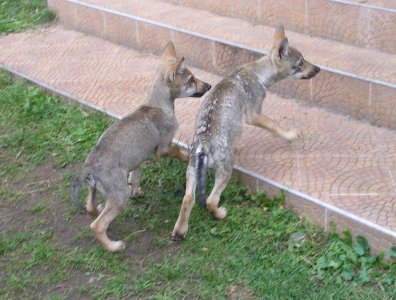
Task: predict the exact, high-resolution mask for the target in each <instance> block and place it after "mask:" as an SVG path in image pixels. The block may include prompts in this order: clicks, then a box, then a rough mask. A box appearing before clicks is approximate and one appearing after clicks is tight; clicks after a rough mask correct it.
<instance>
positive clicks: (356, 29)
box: [162, 0, 396, 54]
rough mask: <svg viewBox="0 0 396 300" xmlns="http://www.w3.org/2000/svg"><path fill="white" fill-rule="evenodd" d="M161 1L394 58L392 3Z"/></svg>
mask: <svg viewBox="0 0 396 300" xmlns="http://www.w3.org/2000/svg"><path fill="white" fill-rule="evenodd" d="M162 1H165V2H169V3H173V4H179V5H184V6H188V7H192V8H196V9H203V10H207V11H210V12H212V13H215V14H220V15H222V16H226V17H232V18H241V19H244V20H247V21H249V22H252V23H253V24H256V23H260V24H265V25H270V26H275V25H279V24H283V25H284V26H285V27H286V28H288V29H290V30H294V31H298V32H303V33H309V34H313V35H316V36H320V37H325V38H330V39H334V40H338V41H342V42H346V43H350V44H355V45H359V46H364V47H367V48H373V49H379V50H381V51H386V52H389V53H394V54H396V40H395V34H396V32H395V30H396V20H395V18H396V1H395V0H378V1H377V0H367V1H361V0H344V1H336V0H282V1H278V0H249V1H242V0H224V1H202V0H180V1H175V0H162ZM222 2H226V4H224V5H221V4H222Z"/></svg>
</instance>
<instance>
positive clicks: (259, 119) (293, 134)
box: [246, 114, 300, 141]
mask: <svg viewBox="0 0 396 300" xmlns="http://www.w3.org/2000/svg"><path fill="white" fill-rule="evenodd" d="M246 123H248V124H249V125H254V126H257V127H261V128H264V129H267V130H268V131H270V132H271V133H273V134H275V135H277V136H279V137H281V138H283V139H285V140H287V141H292V140H295V139H296V138H298V137H299V136H300V132H299V131H298V130H297V129H292V130H284V129H283V128H282V127H280V126H279V124H278V123H276V122H275V121H273V120H271V119H270V118H268V117H266V116H264V115H261V114H260V115H247V116H246Z"/></svg>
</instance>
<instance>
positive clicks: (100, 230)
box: [90, 198, 125, 252]
mask: <svg viewBox="0 0 396 300" xmlns="http://www.w3.org/2000/svg"><path fill="white" fill-rule="evenodd" d="M122 209H123V207H122V206H120V205H119V204H118V203H117V202H116V201H114V200H113V199H111V198H110V199H108V200H107V201H106V205H105V207H104V209H103V211H102V212H101V213H100V215H99V216H98V217H97V218H96V220H95V221H93V222H92V223H91V225H90V227H91V229H92V230H93V232H94V235H95V237H96V239H97V240H98V241H99V242H100V243H101V244H102V246H103V248H105V249H106V250H108V251H110V252H116V251H121V250H124V249H125V244H124V242H122V241H112V240H110V239H109V237H108V236H107V228H108V227H109V225H110V223H111V222H112V221H113V220H114V219H115V217H116V216H117V215H118V213H119V212H120V211H121V210H122Z"/></svg>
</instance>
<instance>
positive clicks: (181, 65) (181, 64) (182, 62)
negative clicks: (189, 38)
mask: <svg viewBox="0 0 396 300" xmlns="http://www.w3.org/2000/svg"><path fill="white" fill-rule="evenodd" d="M185 69H186V62H185V59H184V57H182V58H181V60H180V61H179V63H178V64H177V67H176V73H178V74H183V72H184V70H185Z"/></svg>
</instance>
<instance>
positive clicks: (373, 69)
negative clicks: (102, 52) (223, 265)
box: [79, 0, 396, 87]
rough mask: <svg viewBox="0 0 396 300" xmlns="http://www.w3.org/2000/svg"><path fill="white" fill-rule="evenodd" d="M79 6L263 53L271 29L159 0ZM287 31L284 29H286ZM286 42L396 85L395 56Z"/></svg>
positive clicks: (335, 66)
mask: <svg viewBox="0 0 396 300" xmlns="http://www.w3.org/2000/svg"><path fill="white" fill-rule="evenodd" d="M79 3H80V4H83V5H91V6H93V7H101V8H105V9H107V10H111V11H115V12H118V13H122V14H125V15H126V16H130V17H138V18H142V19H144V20H147V21H149V22H154V23H157V24H160V25H162V26H167V27H172V28H175V29H178V30H181V31H186V32H189V33H194V34H197V35H201V36H204V37H207V38H211V39H215V40H218V41H223V42H225V43H230V44H234V45H238V46H241V47H244V48H247V49H251V50H254V51H257V52H261V53H267V52H268V51H270V49H271V41H272V36H273V33H274V28H273V27H270V26H265V25H253V24H251V23H249V22H247V21H243V20H240V19H234V18H228V17H222V16H218V15H215V14H212V13H210V12H207V11H203V10H198V9H194V8H189V7H184V6H178V5H174V4H171V3H167V2H162V1H159V0H146V1H139V0H131V1H127V2H126V1H122V0H112V1H109V0H82V1H79ZM286 31H287V29H286ZM286 33H287V36H288V38H289V41H290V44H291V45H292V46H295V47H296V48H297V49H299V50H300V51H301V52H302V53H303V54H304V56H305V57H306V58H307V59H308V60H310V61H312V62H314V63H315V64H318V65H319V66H321V67H322V68H323V69H326V70H330V71H333V72H336V73H341V74H344V75H348V76H352V77H354V78H358V79H363V80H369V81H373V82H376V83H379V84H384V85H388V86H391V87H396V71H395V70H396V55H393V54H389V53H385V52H380V51H377V50H373V49H365V48H360V47H357V46H352V45H347V44H343V43H342V42H337V41H332V40H328V39H324V38H319V37H312V36H308V35H305V34H301V33H298V32H292V31H287V32H286Z"/></svg>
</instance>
